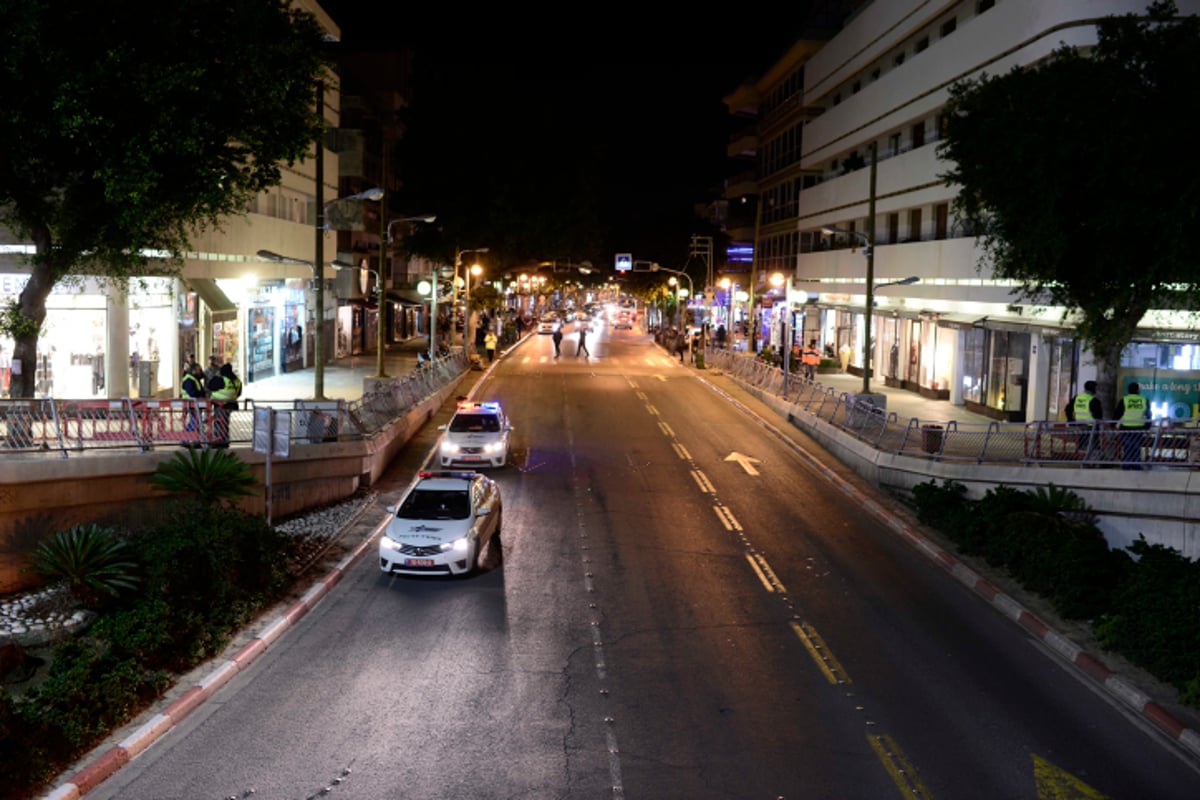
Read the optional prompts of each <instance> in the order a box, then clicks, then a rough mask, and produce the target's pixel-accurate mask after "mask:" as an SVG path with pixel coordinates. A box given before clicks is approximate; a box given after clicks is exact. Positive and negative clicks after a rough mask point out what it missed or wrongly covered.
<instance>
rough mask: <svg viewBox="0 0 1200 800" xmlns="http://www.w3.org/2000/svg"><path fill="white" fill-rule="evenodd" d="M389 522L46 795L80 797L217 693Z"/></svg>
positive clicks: (50, 799)
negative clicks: (246, 639) (191, 683)
mask: <svg viewBox="0 0 1200 800" xmlns="http://www.w3.org/2000/svg"><path fill="white" fill-rule="evenodd" d="M387 522H388V520H387V518H384V520H383V521H382V522H381V523H380V524H379V525H378V526H377V527H375V528H374V529H373V530H372V531H371V535H370V536H367V537H365V538H364V539H363V541H362V543H360V544H359V545H358V546H357V547H355V548H354V549H353V550H351V551H350V552H349V553H347V554H346V556H345V557H344V558H342V560H341V561H339V562H338V564H337V566H335V567H334V568H333V569H332V570H331V571H330V573H329V574H328V575H326V576H325V577H324V578H322V579H321V580H319V581H317V582H316V583H315V584H313V585H312V587H310V588H309V590H308V591H307V592H305V593H304V595H303V596H302V597H301V598H300V599H299V600H297V601H296V602H294V603H292V604H291V605H290V606H288V607H287V608H285V609H284V610H283V611H282V612H281V613H280V614H279V616H278V617H276V618H275V619H274V620H273V621H271V622H270V623H268V624H267V626H266V627H265V628H264V629H263V630H262V632H261V633H260V634H259V635H258V636H256V637H255V638H254V639H252V640H250V641H249V642H247V643H246V644H245V645H243V646H242V647H241V648H239V649H238V651H237V652H236V653H234V654H233V655H232V656H231V657H229V658H228V659H226V660H225V661H222V662H221V663H219V664H217V665H216V666H215V667H214V668H213V670H212V671H211V672H210V673H209V674H208V675H207V676H205V677H204V678H202V679H201V680H200V681H199V682H198V683H196V684H195V685H194V686H192V687H190V688H189V689H187V690H186V691H185V692H184V693H183V695H182V696H180V697H179V698H177V699H176V700H174V701H172V702H171V703H170V704H169V705H168V706H167V707H166V708H164V709H163V710H162V711H160V712H159V713H157V714H155V715H154V716H153V717H152V718H151V719H149V720H148V721H147V722H146V723H145V724H143V725H142V726H141V727H140V728H138V729H137V730H136V731H134V732H133V733H131V734H129V736H127V737H125V738H124V739H123V740H121V741H120V742H119V743H118V744H116V745H114V746H113V747H112V748H110V749H109V750H108V751H107V752H105V753H104V754H102V755H101V756H100V757H99V758H97V759H96V760H95V761H93V762H92V763H90V764H88V765H87V766H86V767H84V768H83V769H81V770H79V771H78V772H76V773H75V774H74V775H72V776H71V777H70V778H68V779H67V780H66V782H65V783H62V784H60V785H59V786H57V787H56V788H55V789H54V790H53V791H51V792H50V793H49V794H46V795H43V796H42V800H78V798H80V797H83V796H84V795H86V794H87V793H88V792H90V791H92V790H93V789H95V788H96V787H97V786H99V785H100V784H101V783H103V782H104V781H105V780H106V779H108V778H109V777H111V776H112V775H114V774H115V773H116V772H117V771H118V770H120V769H121V768H122V767H124V766H125V765H126V764H128V763H129V762H130V761H132V760H133V759H134V758H135V757H136V756H137V755H138V754H140V753H142V752H144V751H145V750H146V749H147V748H148V747H150V745H152V744H154V743H155V742H156V741H158V740H159V739H161V738H162V737H163V736H164V735H165V734H166V733H167V732H168V731H170V730H171V729H172V728H174V727H175V726H176V725H178V724H179V723H180V722H182V721H183V720H184V719H185V718H187V716H188V715H189V714H191V713H192V712H193V711H195V710H196V709H197V708H199V707H200V706H201V705H203V703H204V702H205V701H206V700H208V699H209V698H210V697H212V696H213V695H214V694H216V693H217V691H218V690H219V689H221V687H223V686H224V685H225V684H227V683H229V681H231V680H233V678H234V677H235V676H236V675H237V674H238V673H240V672H241V671H242V670H243V669H245V668H246V667H248V666H249V665H250V664H252V663H253V662H254V660H255V659H257V658H258V657H259V656H261V655H262V654H263V653H265V652H266V651H267V650H268V648H270V646H271V645H272V644H274V643H275V642H276V641H278V640H279V638H280V637H281V636H283V634H284V633H285V632H287V631H288V630H289V629H291V628H293V627H295V625H296V623H297V622H298V621H299V620H300V619H302V618H303V617H304V616H305V615H307V614H308V612H310V611H312V610H313V609H314V608H315V607H316V606H317V604H318V603H319V602H320V601H321V599H322V598H324V597H325V595H327V594H328V593H329V591H330V590H331V589H332V588H333V587H334V586H336V585H337V584H338V582H340V581H341V579H342V577H343V576H344V575H345V574H346V571H347V570H349V568H350V567H351V566H352V565H353V564H354V562H355V561H357V560H358V559H359V558H360V557H361V556H362V554H363V553H364V552H366V550H367V548H368V547H369V546H370V545H371V543H372V542H374V541H375V538H376V536H378V535H379V532H380V531H381V530H383V528H384V526H386V525H387Z"/></svg>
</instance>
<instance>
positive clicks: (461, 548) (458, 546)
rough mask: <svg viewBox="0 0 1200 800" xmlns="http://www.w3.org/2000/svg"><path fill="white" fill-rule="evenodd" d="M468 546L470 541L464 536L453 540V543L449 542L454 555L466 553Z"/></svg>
mask: <svg viewBox="0 0 1200 800" xmlns="http://www.w3.org/2000/svg"><path fill="white" fill-rule="evenodd" d="M470 544H471V542H470V540H469V539H467V537H465V536H464V537H462V538H461V539H455V540H454V541H453V542H451V544H450V546H451V547H453V548H454V552H456V553H465V552H467V548H468V547H469V546H470Z"/></svg>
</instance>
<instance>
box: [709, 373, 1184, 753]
mask: <svg viewBox="0 0 1200 800" xmlns="http://www.w3.org/2000/svg"><path fill="white" fill-rule="evenodd" d="M695 377H696V379H697V380H699V381H700V382H701V383H703V384H704V385H706V386H708V387H709V388H710V389H711V390H712V391H714V392H716V393H717V394H719V395H721V396H722V397H723V398H725V399H726V400H727V401H728V402H729V403H731V404H732V405H733V406H735V407H736V408H738V409H740V410H742V411H743V412H745V413H746V414H748V415H750V416H752V417H754V418H755V420H756V421H757V422H758V423H759V424H760V425H762V426H763V428H764V429H765V430H767V431H769V432H770V433H771V434H772V435H773V436H775V437H776V438H777V439H779V440H780V441H781V442H783V443H784V444H786V445H787V446H788V447H790V448H791V449H792V451H793V452H795V453H796V454H798V455H800V456H801V457H802V458H803V459H804V460H806V461H807V462H808V463H809V464H811V465H814V466H819V462H818V461H817V460H816V459H815V458H814V457H813V456H812V455H811V454H810V453H808V452H807V451H805V450H804V449H803V448H802V447H800V446H799V445H798V444H797V443H796V442H795V441H793V440H792V439H791V437H789V436H788V435H787V434H785V433H784V432H783V431H781V430H780V429H778V428H777V427H775V426H774V425H772V424H771V422H770V421H768V420H766V419H764V418H763V417H761V416H760V415H758V414H756V413H755V412H754V411H753V410H752V409H750V408H749V407H748V406H746V405H745V404H744V403H742V402H740V401H738V400H737V399H736V398H734V397H732V396H731V395H730V394H729V393H728V392H726V391H724V390H723V389H721V388H720V387H719V386H716V385H715V384H714V383H712V382H711V381H710V380H708V379H707V378H705V377H703V376H701V375H699V374H696V375H695ZM727 377H728V378H729V380H731V381H734V382H735V383H740V382H739V381H737V380H736V379H735V378H733V377H732V376H727ZM818 472H819V473H820V474H821V475H822V476H823V477H824V478H825V479H826V480H828V481H829V482H830V483H832V484H834V485H835V486H836V487H837V488H838V489H840V490H841V491H842V492H843V493H844V494H846V495H848V496H850V497H852V498H854V500H855V501H856V502H858V503H859V504H860V505H861V506H862V507H863V508H865V509H866V510H868V511H869V512H871V513H872V514H874V515H875V516H876V517H878V518H879V519H880V520H881V521H883V522H884V523H885V524H886V525H888V527H890V528H892V529H893V530H894V531H895V532H896V533H898V534H899V535H900V536H902V537H903V538H904V539H905V540H907V541H908V543H909V544H911V545H912V546H914V547H915V548H916V549H917V550H919V551H921V552H922V553H923V554H924V555H925V556H927V557H928V558H929V560H930V561H932V562H934V563H935V564H936V565H937V566H939V567H941V568H942V569H943V570H945V571H946V572H948V573H950V574H951V575H952V576H953V577H954V578H955V579H956V580H958V581H959V582H960V583H962V584H963V585H965V586H966V587H967V588H968V589H970V590H971V591H973V592H974V593H975V594H977V595H979V596H980V597H982V598H983V599H985V600H987V601H988V602H989V603H990V604H991V606H992V607H993V608H995V609H996V610H997V611H999V612H1000V613H1001V614H1003V615H1004V616H1006V617H1008V619H1009V620H1011V621H1012V622H1015V623H1016V624H1017V625H1020V626H1021V627H1022V628H1024V629H1025V630H1026V632H1028V633H1029V634H1030V635H1032V636H1033V637H1034V638H1035V639H1036V640H1037V641H1039V642H1041V643H1042V644H1044V645H1045V646H1046V647H1047V648H1048V649H1049V650H1050V651H1051V652H1052V653H1053V654H1054V655H1055V656H1057V657H1058V658H1060V659H1062V660H1063V661H1065V662H1066V663H1067V664H1069V665H1071V666H1072V667H1075V668H1077V669H1078V670H1079V671H1080V672H1081V673H1082V674H1083V675H1084V676H1086V678H1087V680H1088V681H1089V682H1090V683H1092V684H1094V685H1095V686H1096V687H1097V688H1098V689H1100V690H1101V691H1103V692H1104V693H1105V694H1106V695H1107V696H1109V697H1111V698H1112V699H1113V700H1114V701H1116V702H1117V704H1119V705H1120V706H1121V707H1123V708H1125V709H1128V710H1130V711H1132V712H1133V713H1134V714H1136V715H1138V716H1139V717H1140V718H1141V719H1143V720H1145V721H1147V722H1149V723H1150V724H1151V725H1152V726H1153V727H1154V729H1155V730H1157V731H1159V732H1160V733H1163V734H1165V735H1166V736H1167V737H1168V738H1170V739H1171V740H1172V741H1173V742H1175V743H1177V744H1178V745H1180V746H1181V747H1182V748H1183V749H1184V750H1185V751H1187V753H1188V755H1189V756H1190V757H1192V758H1195V759H1197V760H1198V761H1200V731H1197V730H1196V729H1194V728H1189V727H1188V726H1187V725H1185V724H1184V723H1182V722H1181V721H1179V720H1178V719H1177V718H1176V717H1175V716H1174V715H1173V714H1172V713H1171V712H1170V711H1168V710H1167V709H1165V708H1163V707H1162V706H1161V705H1159V704H1158V703H1157V702H1155V701H1154V699H1153V698H1152V697H1150V696H1149V695H1148V694H1146V693H1145V692H1143V691H1142V690H1141V689H1139V688H1137V687H1136V686H1134V685H1132V684H1131V683H1129V681H1127V680H1125V679H1124V678H1122V677H1120V676H1119V675H1117V674H1116V673H1114V672H1113V671H1112V670H1110V669H1109V668H1108V667H1107V666H1105V664H1104V662H1103V661H1102V660H1101V659H1099V658H1097V657H1096V656H1095V655H1093V654H1091V653H1089V652H1087V651H1086V650H1084V648H1083V647H1081V646H1080V645H1078V644H1076V643H1075V642H1073V641H1071V639H1070V638H1068V637H1067V636H1065V635H1064V634H1062V633H1059V632H1058V631H1055V630H1053V629H1052V628H1051V627H1050V626H1049V625H1047V624H1046V623H1045V622H1044V621H1043V620H1041V619H1040V618H1038V617H1037V615H1035V614H1034V613H1033V612H1031V611H1029V610H1028V609H1027V608H1025V607H1024V606H1022V605H1021V604H1020V603H1018V602H1017V601H1016V600H1014V599H1013V598H1012V597H1010V596H1009V595H1006V594H1004V593H1003V592H1002V591H1000V589H998V588H997V587H995V586H993V585H992V584H991V583H989V582H988V581H987V580H986V579H985V578H983V577H982V576H980V575H979V574H978V573H976V572H975V571H974V570H973V569H971V568H970V567H969V566H967V565H966V564H964V563H963V562H961V561H959V560H958V558H956V557H955V556H954V555H953V554H951V553H949V552H947V551H946V550H944V549H942V548H941V547H940V546H938V545H937V544H936V543H934V542H932V541H930V540H929V539H927V538H926V537H924V536H922V535H921V534H920V533H918V532H917V531H916V530H915V529H914V528H912V527H911V526H910V525H909V524H908V523H907V522H906V521H904V520H903V519H901V518H900V517H899V516H897V515H896V514H894V513H892V512H891V511H890V510H888V509H886V508H884V507H883V506H881V505H879V504H878V503H876V502H875V501H874V500H873V499H872V498H870V497H866V496H864V495H863V494H862V493H860V492H859V490H858V489H857V488H855V487H854V486H852V485H851V484H850V483H848V482H847V481H845V480H844V479H843V478H841V477H840V476H838V475H836V474H834V473H831V472H829V471H827V470H818Z"/></svg>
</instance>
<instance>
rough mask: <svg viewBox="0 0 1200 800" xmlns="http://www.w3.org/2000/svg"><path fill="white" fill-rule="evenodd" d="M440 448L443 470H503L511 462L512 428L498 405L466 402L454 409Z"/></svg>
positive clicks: (444, 428)
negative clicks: (462, 466) (509, 442)
mask: <svg viewBox="0 0 1200 800" xmlns="http://www.w3.org/2000/svg"><path fill="white" fill-rule="evenodd" d="M440 430H443V431H445V434H444V435H443V436H442V444H441V447H440V448H439V454H440V456H441V462H442V467H454V466H459V465H466V466H472V467H488V466H490V467H503V466H504V462H505V461H507V460H508V434H509V432H510V431H511V430H512V426H511V425H510V424H509V422H508V417H506V416H504V410H503V409H502V408H501V407H500V404H499V403H497V402H494V401H493V402H487V403H476V402H471V401H466V400H464V401H463V402H461V403H459V404H458V408H456V409H455V410H454V416H453V417H451V418H450V422H449V423H448V424H446V425H443V426H441V428H440Z"/></svg>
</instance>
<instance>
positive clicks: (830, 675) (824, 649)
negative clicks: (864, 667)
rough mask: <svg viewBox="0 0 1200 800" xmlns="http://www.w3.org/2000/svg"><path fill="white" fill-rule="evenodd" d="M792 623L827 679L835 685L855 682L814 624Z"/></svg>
mask: <svg viewBox="0 0 1200 800" xmlns="http://www.w3.org/2000/svg"><path fill="white" fill-rule="evenodd" d="M791 625H792V630H793V631H795V633H796V635H797V636H799V637H800V641H801V642H803V643H804V647H805V649H806V650H808V654H809V655H811V656H812V658H813V661H815V662H817V666H818V667H819V668H820V670H821V672H823V673H824V674H825V679H826V680H828V681H829V682H830V683H832V684H833V685H834V686H837V685H838V684H839V683H853V681H851V680H850V676H849V675H847V674H846V670H844V669H842V665H841V664H840V663H839V662H838V660H837V659H836V658H835V657H834V655H833V652H832V651H831V650H830V649H829V647H828V646H827V645H826V644H825V641H824V640H823V639H822V638H821V636H820V634H818V633H817V631H816V629H815V628H813V626H812V625H809V624H808V623H807V622H795V621H793V622H792V623H791Z"/></svg>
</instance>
